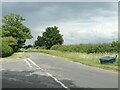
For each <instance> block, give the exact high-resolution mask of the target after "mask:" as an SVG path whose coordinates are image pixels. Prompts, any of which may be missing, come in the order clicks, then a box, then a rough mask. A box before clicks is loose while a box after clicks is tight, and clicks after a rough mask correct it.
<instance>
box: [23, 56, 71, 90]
mask: <svg viewBox="0 0 120 90" xmlns="http://www.w3.org/2000/svg"><path fill="white" fill-rule="evenodd" d="M27 60H28V61H30V62H31V63H32V64H33V65H35V66H36V67H37V69H40V70H42V71H45V70H44V69H42V68H40V67H39V66H38V65H37V64H36V63H35V62H33V61H32V60H31V59H29V58H27ZM27 60H25V62H26V63H27V64H28V65H29V66H31V65H30V63H29V62H28V61H27ZM46 74H47V75H48V76H50V77H51V78H53V79H54V80H55V81H56V82H57V83H59V84H60V85H61V86H62V87H63V88H65V89H67V90H70V89H69V88H68V87H67V86H65V85H64V84H63V83H62V82H61V81H59V80H57V78H55V77H54V76H52V75H51V74H50V73H47V72H46Z"/></svg>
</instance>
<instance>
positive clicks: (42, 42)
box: [35, 36, 44, 47]
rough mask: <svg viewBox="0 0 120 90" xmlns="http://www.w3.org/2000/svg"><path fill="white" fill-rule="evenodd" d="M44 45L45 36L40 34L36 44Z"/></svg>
mask: <svg viewBox="0 0 120 90" xmlns="http://www.w3.org/2000/svg"><path fill="white" fill-rule="evenodd" d="M43 45H44V41H43V37H41V36H38V37H37V40H36V41H35V46H40V47H41V46H43Z"/></svg>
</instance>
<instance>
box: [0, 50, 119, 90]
mask: <svg viewBox="0 0 120 90" xmlns="http://www.w3.org/2000/svg"><path fill="white" fill-rule="evenodd" d="M28 54H29V55H30V57H29V58H26V59H14V60H10V61H9V60H7V61H0V63H2V68H1V69H0V72H2V87H3V88H65V89H70V88H118V73H117V72H113V71H107V70H103V69H99V68H95V67H90V66H86V65H82V64H80V63H75V62H72V61H69V60H66V59H63V58H58V57H55V56H50V55H47V54H41V53H33V52H29V53H28Z"/></svg>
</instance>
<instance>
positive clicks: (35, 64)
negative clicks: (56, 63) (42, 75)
mask: <svg viewBox="0 0 120 90" xmlns="http://www.w3.org/2000/svg"><path fill="white" fill-rule="evenodd" d="M27 60H28V61H30V62H31V63H32V64H33V65H35V66H36V67H37V68H38V69H40V70H42V71H43V69H42V68H40V67H39V66H38V65H37V64H36V63H35V62H33V61H32V60H31V59H29V58H27Z"/></svg>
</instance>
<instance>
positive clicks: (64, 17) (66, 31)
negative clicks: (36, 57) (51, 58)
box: [2, 2, 118, 44]
mask: <svg viewBox="0 0 120 90" xmlns="http://www.w3.org/2000/svg"><path fill="white" fill-rule="evenodd" d="M10 13H16V14H20V15H21V16H23V17H25V18H26V21H25V22H24V24H25V25H26V26H27V27H29V28H30V29H31V32H32V35H33V39H31V40H27V42H26V44H33V43H34V41H35V40H36V38H37V36H38V35H41V34H42V32H43V31H45V28H46V27H49V26H50V27H51V26H58V27H59V30H60V33H61V34H62V35H63V38H64V44H80V43H98V42H111V41H112V40H117V39H118V3H117V2H114V3H113V2H106V3H105V2H71V3H70V2H44V3H43V2H3V3H2V15H6V14H10Z"/></svg>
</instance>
